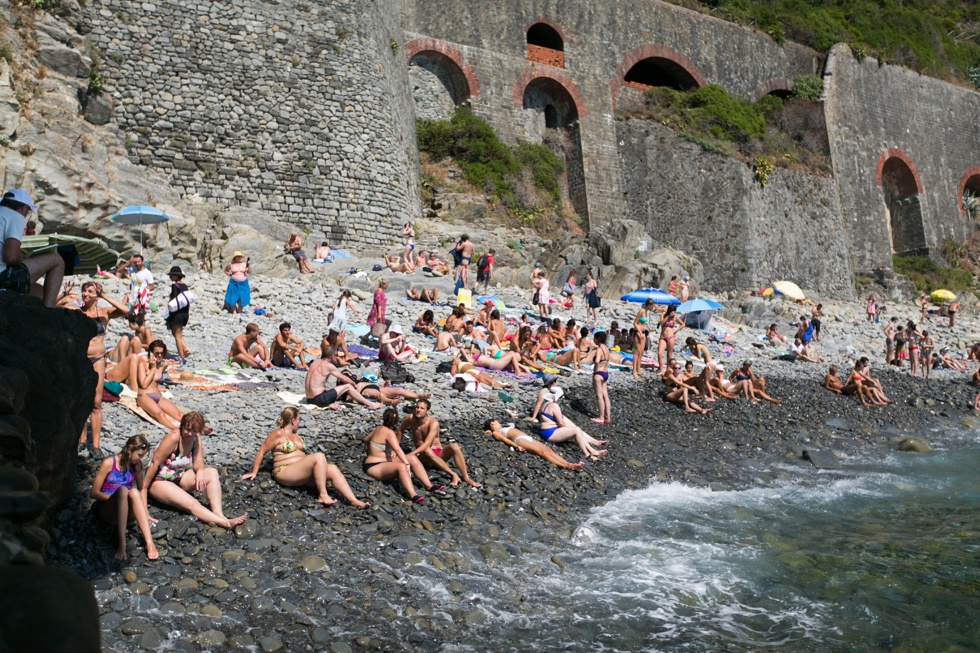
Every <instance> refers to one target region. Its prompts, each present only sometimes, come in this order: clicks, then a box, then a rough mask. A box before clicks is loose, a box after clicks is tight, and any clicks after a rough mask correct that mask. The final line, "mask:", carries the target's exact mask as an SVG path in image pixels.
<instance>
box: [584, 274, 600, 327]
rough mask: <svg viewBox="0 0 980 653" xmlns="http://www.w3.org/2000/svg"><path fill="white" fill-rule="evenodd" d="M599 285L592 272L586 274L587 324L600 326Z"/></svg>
mask: <svg viewBox="0 0 980 653" xmlns="http://www.w3.org/2000/svg"><path fill="white" fill-rule="evenodd" d="M598 288H599V283H598V282H597V281H596V280H595V277H593V276H592V273H591V272H586V273H585V318H586V320H588V321H587V324H591V325H592V326H599V306H600V303H601V302H600V300H599V294H598Z"/></svg>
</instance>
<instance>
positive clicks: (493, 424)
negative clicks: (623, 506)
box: [483, 419, 585, 469]
mask: <svg viewBox="0 0 980 653" xmlns="http://www.w3.org/2000/svg"><path fill="white" fill-rule="evenodd" d="M483 430H484V431H486V432H487V433H489V434H490V435H491V436H492V437H493V439H494V440H496V441H497V442H502V443H504V444H506V445H507V446H509V447H514V448H515V449H517V450H518V451H530V452H531V453H533V454H535V455H538V456H541V457H542V458H544V459H545V460H547V461H548V462H549V463H551V464H552V465H555V466H556V467H561V468H562V469H582V468H583V467H585V463H570V462H568V461H567V460H565V459H564V458H562V457H561V456H560V455H558V454H557V453H556V452H555V451H554V450H553V449H552V448H551V447H549V446H548V445H546V444H544V443H543V442H538V441H537V440H535V439H534V438H532V437H531V436H530V435H528V434H527V433H525V432H524V431H519V430H517V429H516V428H515V427H514V425H513V424H511V425H509V426H501V424H500V422H498V421H497V420H495V419H488V420H487V421H486V422H484V423H483Z"/></svg>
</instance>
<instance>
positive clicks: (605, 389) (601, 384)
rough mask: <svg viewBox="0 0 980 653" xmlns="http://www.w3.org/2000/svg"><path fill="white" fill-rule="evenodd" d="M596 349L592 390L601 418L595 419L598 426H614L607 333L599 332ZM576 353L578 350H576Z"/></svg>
mask: <svg viewBox="0 0 980 653" xmlns="http://www.w3.org/2000/svg"><path fill="white" fill-rule="evenodd" d="M593 340H595V344H596V349H595V352H594V353H595V357H594V358H593V361H594V363H593V366H592V389H593V390H595V400H596V403H597V404H598V405H599V416H598V417H593V418H592V421H593V422H594V423H596V424H612V403H611V402H610V401H609V359H610V358H611V356H610V353H609V347H607V346H606V332H605V331H598V332H596V334H595V336H593ZM575 351H576V352H577V351H578V349H576V350H575Z"/></svg>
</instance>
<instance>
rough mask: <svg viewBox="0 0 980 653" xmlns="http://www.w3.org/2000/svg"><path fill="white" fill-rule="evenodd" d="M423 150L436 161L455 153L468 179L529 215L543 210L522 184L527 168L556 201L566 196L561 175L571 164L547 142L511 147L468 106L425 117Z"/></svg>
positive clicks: (420, 133) (420, 127)
mask: <svg viewBox="0 0 980 653" xmlns="http://www.w3.org/2000/svg"><path fill="white" fill-rule="evenodd" d="M417 132H418V141H419V150H421V151H423V152H426V153H427V154H429V155H430V156H431V157H432V158H433V159H434V160H436V161H438V160H442V159H446V158H452V159H453V160H455V162H456V164H457V165H458V166H459V167H460V169H461V170H462V171H463V176H464V177H465V178H466V181H468V182H470V183H471V184H473V185H474V186H476V187H477V188H480V189H482V190H483V191H484V192H486V193H487V194H489V195H493V196H494V197H496V198H497V199H498V200H500V202H501V203H503V204H504V205H505V206H506V207H507V208H509V209H513V210H517V209H522V215H523V216H530V217H527V220H530V219H532V218H533V216H536V215H538V214H539V213H540V212H541V211H542V208H541V207H540V206H538V205H536V204H535V203H534V202H533V201H532V199H531V198H529V197H528V195H529V194H528V193H526V192H523V190H522V188H521V185H522V184H521V179H522V176H523V174H524V173H525V172H526V173H527V174H529V175H530V179H531V181H532V182H533V185H534V187H535V188H537V189H538V190H540V191H541V192H543V193H544V194H545V195H546V196H547V197H548V198H549V199H550V200H551V201H552V202H553V203H557V202H558V201H559V200H560V199H561V195H560V191H559V188H558V175H559V174H560V173H561V172H563V171H564V169H565V164H564V162H563V161H562V160H561V159H560V158H558V156H557V155H556V154H555V153H554V152H552V151H551V150H550V149H549V148H548V147H547V146H545V145H540V144H533V143H521V144H520V145H518V146H517V147H516V148H511V147H510V146H508V145H506V144H505V143H504V142H503V141H501V140H500V139H499V138H497V135H496V134H495V133H494V131H493V129H492V128H491V127H490V125H488V124H487V123H486V122H485V121H484V120H482V119H481V118H479V117H477V116H476V115H474V114H473V112H472V111H471V110H470V109H468V108H466V107H459V108H458V109H456V112H455V113H454V114H453V117H452V120H450V121H449V122H446V121H443V120H420V121H419V122H418V125H417Z"/></svg>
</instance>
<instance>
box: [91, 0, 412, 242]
mask: <svg viewBox="0 0 980 653" xmlns="http://www.w3.org/2000/svg"><path fill="white" fill-rule="evenodd" d="M85 11H86V15H87V18H88V26H89V27H90V29H91V33H90V34H89V39H90V41H91V42H92V43H93V44H94V46H95V47H96V49H97V51H98V52H99V53H100V56H101V63H100V70H101V73H102V76H103V77H104V79H105V83H106V89H107V91H108V92H109V93H110V94H111V95H112V97H113V99H114V104H115V113H114V116H113V117H114V122H115V125H116V126H117V127H118V128H119V129H120V130H121V131H122V132H123V133H124V138H125V140H126V144H127V149H128V151H129V155H130V159H131V160H133V161H134V162H138V163H140V164H142V165H146V166H152V167H154V168H157V169H160V170H164V171H166V172H168V173H169V175H170V177H171V180H172V184H173V186H174V187H175V188H176V189H177V191H178V192H179V193H180V194H181V195H183V196H193V195H199V196H201V197H203V198H205V199H206V200H208V201H213V202H220V203H226V204H230V205H241V206H247V207H252V208H259V209H262V210H265V211H268V212H270V213H272V214H274V215H279V216H282V217H283V219H284V220H285V221H288V222H290V223H292V224H295V225H298V226H300V227H305V228H308V229H310V230H315V231H318V232H325V233H326V234H327V237H328V239H329V240H330V241H331V243H333V244H335V245H336V246H350V245H354V246H364V247H376V246H385V245H387V244H390V243H391V242H392V241H394V240H395V239H396V237H397V233H398V232H399V231H400V224H401V223H403V222H405V221H407V220H411V219H414V218H415V217H416V216H417V215H418V214H419V207H418V202H417V199H416V198H417V195H418V192H417V186H418V163H417V158H416V156H415V137H414V116H413V114H412V107H411V104H410V102H411V95H410V93H409V90H408V76H407V72H406V70H405V66H404V62H403V55H402V53H401V52H400V40H401V32H400V30H399V29H398V25H397V20H398V18H397V16H398V12H397V6H396V4H395V3H394V1H393V0H382V1H379V2H364V1H361V0H334V1H332V2H329V3H313V2H298V3H292V2H288V3H287V2H279V1H277V0H272V1H269V2H260V1H257V0H232V1H231V2H217V1H210V0H201V1H196V2H195V1H190V2H186V1H183V0H181V1H178V0H156V1H154V2H130V1H127V0H122V1H118V0H113V1H112V2H109V1H108V0H92V1H91V2H89V3H87V5H86V8H85Z"/></svg>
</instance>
